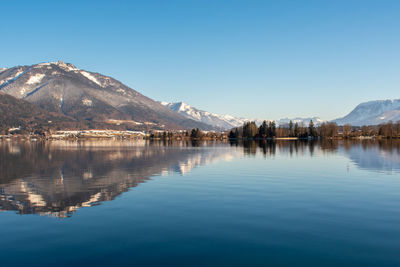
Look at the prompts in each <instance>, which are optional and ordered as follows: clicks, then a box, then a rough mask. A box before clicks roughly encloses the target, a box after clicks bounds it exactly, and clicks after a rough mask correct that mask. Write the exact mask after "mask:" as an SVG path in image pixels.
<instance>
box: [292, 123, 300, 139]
mask: <svg viewBox="0 0 400 267" xmlns="http://www.w3.org/2000/svg"><path fill="white" fill-rule="evenodd" d="M293 136H294V137H299V124H297V122H296V123H295V124H294V129H293Z"/></svg>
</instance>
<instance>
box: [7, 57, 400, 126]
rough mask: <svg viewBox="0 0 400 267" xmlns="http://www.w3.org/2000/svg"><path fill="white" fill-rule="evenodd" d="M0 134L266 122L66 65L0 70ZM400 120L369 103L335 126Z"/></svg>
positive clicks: (389, 107)
mask: <svg viewBox="0 0 400 267" xmlns="http://www.w3.org/2000/svg"><path fill="white" fill-rule="evenodd" d="M0 93H1V94H0V111H1V114H0V130H2V129H4V128H6V127H18V126H22V127H30V128H34V127H37V126H46V127H52V126H53V127H56V128H81V129H82V128H118V129H135V130H153V129H157V130H164V129H165V130H168V129H191V128H200V129H202V130H221V129H225V130H227V129H231V128H234V127H238V126H241V125H243V123H244V122H246V121H255V122H256V123H257V124H258V125H260V124H261V123H262V121H263V120H262V119H251V118H238V117H234V116H231V115H219V114H215V113H211V112H208V111H204V110H201V109H197V108H194V107H192V106H190V105H188V104H186V103H184V102H177V103H168V102H157V101H154V100H152V99H150V98H148V97H146V96H144V95H142V94H140V93H139V92H137V91H135V90H133V89H131V88H129V87H128V86H126V85H124V84H123V83H121V82H119V81H117V80H115V79H113V78H111V77H108V76H105V75H102V74H99V73H94V72H90V71H86V70H82V69H78V68H77V67H75V66H74V65H72V64H69V63H64V62H62V61H58V62H49V63H40V64H35V65H31V66H17V67H13V68H0ZM290 120H291V121H292V122H293V123H299V124H305V125H308V123H309V122H310V120H312V121H313V122H314V124H315V125H319V124H321V123H323V122H324V120H322V119H320V118H319V117H310V118H291V119H290V118H283V119H280V120H277V121H276V123H277V124H278V125H287V124H288V123H289V121H290ZM398 120H400V99H398V100H379V101H370V102H365V103H362V104H360V105H358V106H357V107H356V108H355V109H354V110H353V111H351V112H350V113H349V114H348V115H347V116H345V117H343V118H339V119H336V120H333V121H334V122H336V123H337V124H339V125H344V124H347V123H349V124H351V125H376V124H380V123H384V122H388V121H393V122H396V121H398Z"/></svg>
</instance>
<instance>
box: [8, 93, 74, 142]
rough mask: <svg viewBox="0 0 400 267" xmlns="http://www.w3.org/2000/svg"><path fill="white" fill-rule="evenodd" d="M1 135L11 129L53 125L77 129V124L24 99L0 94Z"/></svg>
mask: <svg viewBox="0 0 400 267" xmlns="http://www.w3.org/2000/svg"><path fill="white" fill-rule="evenodd" d="M0 114H1V115H0V118H1V120H0V134H3V133H6V132H7V130H8V129H10V128H20V127H21V128H24V129H27V128H29V129H30V128H34V127H36V126H41V127H49V126H52V125H57V126H61V127H62V126H64V127H76V126H77V125H76V122H75V121H74V120H73V119H71V118H69V117H67V116H65V115H63V114H61V113H57V112H47V111H46V110H44V109H42V108H40V107H38V106H36V105H34V104H31V103H29V102H27V101H24V100H22V99H17V98H15V97H13V96H11V95H7V94H5V93H2V92H0Z"/></svg>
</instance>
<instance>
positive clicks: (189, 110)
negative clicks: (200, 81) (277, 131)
mask: <svg viewBox="0 0 400 267" xmlns="http://www.w3.org/2000/svg"><path fill="white" fill-rule="evenodd" d="M160 103H161V104H163V105H164V106H166V107H168V108H170V109H171V110H173V111H175V112H177V113H179V114H182V115H183V116H185V117H187V118H190V119H193V120H196V121H200V122H204V123H206V124H209V125H213V126H216V127H220V128H223V129H231V128H234V127H240V126H242V125H243V123H245V122H247V121H255V122H256V124H257V125H261V124H262V123H263V121H264V120H262V119H245V118H237V117H233V116H231V115H219V114H215V113H211V112H208V111H204V110H199V109H197V108H194V107H192V106H190V105H188V104H186V103H184V102H176V103H168V102H160ZM290 120H291V121H292V122H293V123H296V122H297V123H298V124H304V125H308V124H309V122H310V120H312V121H313V122H314V124H315V125H319V124H321V123H323V122H324V120H322V119H320V118H319V117H312V118H293V119H289V118H284V119H280V120H277V121H276V124H277V125H287V124H289V122H290Z"/></svg>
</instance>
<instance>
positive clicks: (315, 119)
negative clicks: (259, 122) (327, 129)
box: [276, 117, 326, 126]
mask: <svg viewBox="0 0 400 267" xmlns="http://www.w3.org/2000/svg"><path fill="white" fill-rule="evenodd" d="M311 120H312V121H313V123H314V125H316V126H317V125H321V124H322V123H324V122H326V121H325V120H323V119H321V118H320V117H309V118H300V117H296V118H292V119H289V118H283V119H279V120H278V121H277V122H276V124H278V125H287V124H289V123H290V121H292V122H293V123H297V124H299V125H301V124H303V125H307V126H308V124H309V123H310V121H311Z"/></svg>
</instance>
